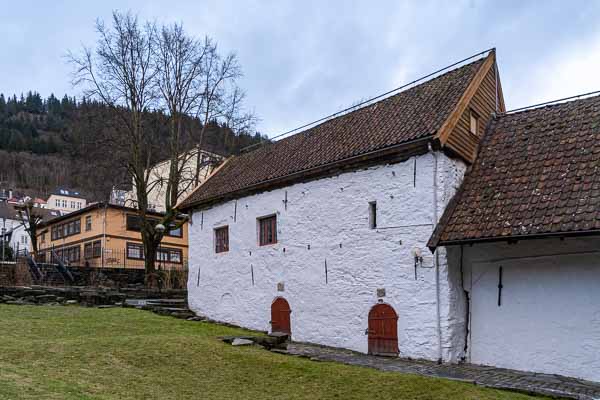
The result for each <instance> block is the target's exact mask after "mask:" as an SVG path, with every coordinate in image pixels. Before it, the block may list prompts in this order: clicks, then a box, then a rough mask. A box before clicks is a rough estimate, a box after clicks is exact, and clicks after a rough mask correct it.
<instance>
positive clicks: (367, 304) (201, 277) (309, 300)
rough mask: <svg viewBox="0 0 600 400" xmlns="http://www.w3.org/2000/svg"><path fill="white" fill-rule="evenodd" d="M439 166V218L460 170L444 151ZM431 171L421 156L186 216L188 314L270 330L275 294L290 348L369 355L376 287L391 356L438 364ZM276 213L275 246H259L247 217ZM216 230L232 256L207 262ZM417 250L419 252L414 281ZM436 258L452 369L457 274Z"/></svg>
mask: <svg viewBox="0 0 600 400" xmlns="http://www.w3.org/2000/svg"><path fill="white" fill-rule="evenodd" d="M437 158H438V175H437V184H438V191H437V201H438V204H437V209H438V217H440V216H441V215H442V212H443V209H444V206H445V204H446V203H447V202H448V201H449V200H450V198H451V196H452V194H453V193H454V191H455V189H456V187H457V186H458V184H459V182H460V180H461V179H462V176H463V173H464V170H465V166H464V165H463V164H462V162H459V161H456V160H451V159H449V158H448V157H446V156H445V155H443V154H438V155H437ZM434 164H435V161H434V155H433V154H432V153H429V154H426V155H422V156H418V157H416V158H411V159H410V160H407V161H406V162H403V163H399V164H393V165H387V166H377V167H373V168H369V169H365V170H360V171H356V172H349V173H344V174H342V175H339V176H335V177H330V178H324V179H320V180H316V181H312V182H308V183H302V184H295V185H293V186H289V187H287V188H283V189H277V190H273V191H270V192H264V193H260V194H257V195H254V196H249V197H246V198H242V199H239V200H237V201H230V202H227V203H223V204H220V205H217V206H215V207H213V208H210V209H207V210H203V211H200V210H198V211H196V212H194V213H193V216H192V224H191V226H190V274H189V281H188V290H189V302H190V306H191V308H192V309H193V310H194V311H196V312H197V313H199V314H203V315H206V316H209V317H211V318H214V319H216V320H221V321H227V322H231V323H235V324H238V325H241V326H245V327H248V328H253V329H258V330H269V329H270V325H269V320H270V307H271V303H272V301H273V300H274V299H275V297H277V296H282V297H284V298H285V299H287V301H288V302H289V304H290V306H291V309H292V314H291V324H292V336H293V338H294V340H298V341H306V342H313V343H320V344H325V345H330V346H338V347H344V348H349V349H353V350H356V351H361V352H367V349H368V342H367V336H366V335H365V329H366V328H367V321H368V313H369V310H370V309H371V307H372V306H373V305H375V304H376V303H377V302H378V300H380V298H378V297H377V289H385V291H386V296H385V297H383V298H381V300H382V301H383V302H386V303H388V304H390V305H391V306H392V307H394V309H395V310H396V312H397V313H398V315H399V320H398V336H399V349H400V355H401V356H405V357H415V358H425V359H432V360H437V359H438V333H437V318H436V293H435V268H433V265H434V258H433V256H432V255H431V253H430V252H429V251H428V250H427V249H426V243H427V240H428V239H429V236H430V235H431V232H432V229H433V225H432V223H433V214H434V213H433V199H434V195H433V184H434ZM415 171H416V179H415V175H414V174H415ZM286 192H287V207H286V203H285V201H284V200H285V199H286ZM370 201H377V211H378V215H377V221H378V228H377V229H375V230H371V229H369V224H368V214H369V213H368V203H369V202H370ZM274 213H276V214H277V224H278V243H277V244H276V245H271V246H264V247H260V246H258V244H257V242H258V237H257V218H258V217H262V216H266V215H270V214H274ZM224 225H229V241H230V243H229V247H230V251H229V252H227V253H220V254H215V252H214V229H215V228H218V227H221V226H224ZM309 246H310V248H309ZM415 247H419V248H421V249H422V254H423V256H424V261H423V268H418V271H417V279H416V280H415V272H414V259H413V256H412V254H411V251H412V249H413V248H415ZM439 259H440V287H441V291H440V295H441V302H440V309H441V313H442V323H441V325H442V331H443V336H442V345H443V358H444V360H446V361H456V360H457V359H458V358H459V357H460V356H461V355H462V353H461V350H462V346H456V343H455V342H456V336H457V334H456V333H454V330H458V331H459V333H458V334H460V332H461V330H462V329H464V318H463V317H464V316H463V315H462V314H461V315H455V312H454V310H456V309H457V308H460V307H462V306H463V305H462V303H461V302H462V298H461V296H462V292H458V293H454V292H455V291H456V281H457V279H459V278H457V277H456V276H451V275H448V272H447V263H446V257H445V252H444V250H442V252H441V253H440V257H439ZM325 264H327V271H328V272H327V281H326V276H325ZM252 273H253V274H254V283H253V281H252ZM278 283H283V284H284V291H283V292H278V291H277V284H278ZM459 342H460V340H459Z"/></svg>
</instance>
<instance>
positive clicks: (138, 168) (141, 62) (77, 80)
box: [68, 11, 164, 285]
mask: <svg viewBox="0 0 600 400" xmlns="http://www.w3.org/2000/svg"><path fill="white" fill-rule="evenodd" d="M96 30H97V32H98V35H99V40H98V43H97V46H96V48H95V49H94V50H92V49H90V48H84V49H83V51H82V53H81V54H78V55H77V54H73V53H69V56H68V57H69V60H70V61H71V63H72V64H73V65H74V67H75V72H74V79H73V83H74V84H75V85H79V86H83V87H84V88H85V89H84V90H85V95H86V97H88V98H95V99H99V100H100V101H102V102H103V103H105V104H107V105H108V106H109V107H111V109H112V110H113V111H114V112H115V115H116V116H117V118H118V120H119V128H120V129H118V130H117V132H118V134H117V135H115V137H113V138H112V139H113V141H114V142H113V148H115V149H116V150H125V151H126V152H127V154H128V157H127V158H126V160H127V161H126V163H127V166H126V167H127V171H128V173H129V174H130V175H131V176H132V178H133V182H134V184H135V192H136V197H137V201H136V204H137V208H138V213H139V216H140V220H141V235H142V241H143V243H144V255H145V268H146V278H147V283H149V284H150V285H153V284H155V282H154V281H153V280H154V279H155V260H156V250H157V247H158V243H160V240H161V239H162V237H163V235H164V231H162V230H160V229H156V226H157V225H158V224H157V225H154V223H155V220H153V219H149V218H147V213H148V211H149V210H148V192H149V190H151V188H149V174H150V167H151V166H152V163H153V161H152V160H153V149H154V148H155V146H153V144H155V143H156V138H155V137H154V135H155V133H156V129H153V127H152V126H149V122H148V118H147V111H148V110H149V109H151V108H152V107H153V106H155V105H156V99H157V94H158V92H157V86H156V75H157V72H158V70H157V66H156V62H155V57H154V56H155V51H154V45H155V37H154V35H155V28H154V27H153V26H152V25H150V24H140V23H139V21H138V18H137V17H136V16H134V15H132V14H131V13H125V14H122V13H119V12H116V11H115V12H113V15H112V23H111V24H110V25H108V26H107V25H105V24H104V22H103V21H101V20H98V21H97V22H96ZM148 280H150V282H149V281H148Z"/></svg>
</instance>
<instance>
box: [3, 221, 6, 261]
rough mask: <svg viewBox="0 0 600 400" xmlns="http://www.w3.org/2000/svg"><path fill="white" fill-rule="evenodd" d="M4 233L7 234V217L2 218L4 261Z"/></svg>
mask: <svg viewBox="0 0 600 400" xmlns="http://www.w3.org/2000/svg"><path fill="white" fill-rule="evenodd" d="M4 235H6V218H2V261H4V241H5V240H4Z"/></svg>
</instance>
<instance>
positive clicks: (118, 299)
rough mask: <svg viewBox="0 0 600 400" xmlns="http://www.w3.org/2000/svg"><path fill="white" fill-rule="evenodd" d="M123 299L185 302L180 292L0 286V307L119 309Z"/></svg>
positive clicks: (171, 290)
mask: <svg viewBox="0 0 600 400" xmlns="http://www.w3.org/2000/svg"><path fill="white" fill-rule="evenodd" d="M126 299H187V291H186V290H181V289H167V290H161V291H158V290H147V289H137V288H121V289H119V290H115V289H112V288H97V287H79V286H68V287H49V286H0V303H7V304H56V305H58V304H81V305H84V306H90V307H93V306H107V305H122V304H123V302H124V301H125V300H126Z"/></svg>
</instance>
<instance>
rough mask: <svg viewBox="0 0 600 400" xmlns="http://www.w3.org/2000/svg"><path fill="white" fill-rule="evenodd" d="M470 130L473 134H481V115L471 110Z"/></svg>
mask: <svg viewBox="0 0 600 400" xmlns="http://www.w3.org/2000/svg"><path fill="white" fill-rule="evenodd" d="M469 131H470V132H471V133H472V134H473V135H479V117H478V116H477V114H475V112H474V111H473V110H471V115H470V124H469Z"/></svg>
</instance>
